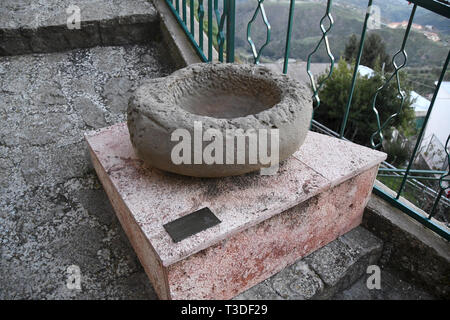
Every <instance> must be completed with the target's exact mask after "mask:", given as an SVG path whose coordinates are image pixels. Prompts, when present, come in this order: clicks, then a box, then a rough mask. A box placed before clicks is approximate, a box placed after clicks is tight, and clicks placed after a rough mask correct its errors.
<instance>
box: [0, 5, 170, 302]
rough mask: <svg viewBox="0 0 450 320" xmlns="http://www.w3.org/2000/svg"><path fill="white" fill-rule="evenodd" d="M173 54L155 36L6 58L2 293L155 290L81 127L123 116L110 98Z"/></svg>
mask: <svg viewBox="0 0 450 320" xmlns="http://www.w3.org/2000/svg"><path fill="white" fill-rule="evenodd" d="M2 5H3V3H2ZM2 22H3V20H2ZM167 61H168V59H167V55H166V54H165V52H164V50H163V48H161V47H160V46H159V45H158V44H157V43H155V44H152V45H148V46H147V45H146V46H136V45H135V46H129V47H97V48H92V49H81V50H74V51H69V52H65V53H54V54H35V55H23V56H15V57H1V58H0V117H1V123H2V126H1V128H0V299H65V298H67V299H154V298H156V295H155V293H154V290H153V288H152V287H151V285H150V284H149V282H148V278H147V276H146V275H145V273H144V270H143V269H142V267H141V265H140V263H139V261H138V259H137V257H136V255H135V253H134V252H133V249H132V248H131V246H130V245H129V243H128V240H127V238H126V236H125V234H124V232H123V230H122V228H121V226H120V224H119V222H118V220H117V218H116V217H115V214H114V211H113V210H112V208H111V205H110V202H109V200H108V198H107V196H106V194H105V192H104V191H103V189H102V187H101V185H100V183H99V181H98V179H97V176H96V174H95V172H94V171H93V168H92V165H91V163H90V161H89V158H88V154H87V150H86V145H85V142H84V141H83V133H84V132H85V131H86V130H89V129H93V128H99V127H103V126H105V125H110V124H113V123H116V122H119V121H124V120H125V118H126V113H125V111H126V108H127V104H126V103H123V104H119V103H118V102H117V103H116V104H112V105H110V104H109V101H119V100H120V101H123V100H126V98H125V99H124V98H122V97H127V96H129V95H130V92H131V90H133V89H134V88H135V87H136V86H137V85H138V83H139V81H140V80H143V79H145V78H151V77H160V76H164V75H166V74H168V73H170V72H171V71H172V69H171V67H170V65H168V64H166V63H167ZM70 265H78V266H79V267H80V269H81V277H82V278H81V286H82V290H81V291H78V290H69V289H67V287H66V281H67V277H68V273H67V272H66V271H67V267H68V266H70Z"/></svg>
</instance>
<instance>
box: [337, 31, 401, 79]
mask: <svg viewBox="0 0 450 320" xmlns="http://www.w3.org/2000/svg"><path fill="white" fill-rule="evenodd" d="M358 49H359V40H358V38H357V37H356V35H354V34H353V35H351V36H350V38H349V39H348V42H347V44H346V45H345V50H344V59H345V60H346V61H347V62H351V61H353V60H356V57H357V55H358ZM377 61H379V62H380V64H383V63H384V65H385V67H384V68H385V70H386V71H392V70H393V66H392V63H391V57H390V56H389V54H387V53H386V45H385V43H384V42H383V39H382V38H381V37H380V35H378V34H377V33H371V34H369V35H368V36H367V37H366V40H365V42H364V48H363V52H362V55H361V64H362V65H364V66H366V67H369V68H372V69H374V68H375V66H376V65H377Z"/></svg>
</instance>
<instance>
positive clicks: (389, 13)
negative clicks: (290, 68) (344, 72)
mask: <svg viewBox="0 0 450 320" xmlns="http://www.w3.org/2000/svg"><path fill="white" fill-rule="evenodd" d="M374 4H375V5H377V4H378V5H380V11H381V22H382V25H381V28H380V29H377V30H369V31H368V32H369V33H370V32H374V33H378V34H379V35H380V36H381V37H382V39H383V40H384V42H385V44H386V48H387V52H388V53H389V54H390V55H391V56H392V55H393V54H395V53H396V52H397V51H398V49H399V48H400V45H401V42H402V39H403V35H404V32H405V30H404V29H401V28H398V29H392V28H389V27H388V26H387V24H388V23H391V22H402V21H404V20H408V18H409V15H410V13H411V8H412V5H409V4H408V2H407V1H405V0H394V1H374ZM256 6H257V1H256V0H241V1H238V3H237V5H236V13H237V16H236V42H235V46H236V52H237V56H238V59H240V60H242V61H252V56H251V50H250V46H249V44H248V42H247V23H248V21H249V20H250V19H251V17H252V15H253V13H254V11H255V9H256ZM264 6H265V9H266V14H267V18H268V20H269V22H270V25H271V40H270V43H269V44H268V45H267V46H266V47H265V49H264V51H263V53H262V58H261V62H273V61H276V60H278V59H281V58H283V57H284V51H285V41H286V30H287V24H288V13H289V1H286V0H283V1H276V0H272V1H269V0H266V1H264ZM366 9H367V1H366V0H335V1H333V8H332V16H333V18H334V25H333V28H332V29H331V31H330V32H329V42H330V47H331V51H332V53H333V55H334V57H335V59H336V60H338V59H339V58H340V56H341V55H342V54H343V52H344V48H345V44H346V43H347V41H348V38H349V37H350V36H351V35H352V34H356V35H357V36H358V37H359V36H360V34H361V30H362V26H363V20H364V15H365V10H366ZM325 10H326V1H313V0H311V1H296V4H295V14H294V26H293V30H292V36H291V50H290V55H289V56H290V58H293V59H297V60H306V59H307V57H308V55H309V53H310V52H311V51H312V50H313V49H314V47H315V45H316V44H317V43H318V41H319V40H320V38H321V32H320V26H319V21H320V19H321V18H322V17H323V15H324V13H325ZM414 23H416V24H420V25H422V26H423V27H424V28H425V26H427V30H428V31H430V30H431V31H430V32H432V33H433V34H437V35H438V37H439V38H440V40H439V41H432V40H430V39H428V38H427V37H426V36H425V35H424V33H423V32H421V31H417V30H412V31H411V33H410V36H409V39H408V42H407V45H406V52H407V54H408V64H407V66H408V69H407V70H408V74H410V76H409V77H408V79H409V80H410V81H411V83H415V86H414V87H417V90H416V91H418V92H419V93H422V94H424V95H427V94H429V93H430V92H432V87H433V83H434V81H436V80H437V77H438V75H439V71H440V67H442V65H443V62H444V60H445V57H446V55H447V52H448V49H449V46H448V40H449V39H450V23H449V21H448V19H447V18H445V17H440V16H439V15H437V14H435V13H433V12H429V11H427V10H425V9H422V8H419V9H417V11H416V15H415V19H414ZM325 25H327V24H325ZM251 37H252V39H253V41H254V42H255V43H256V47H257V48H259V47H261V46H262V45H263V44H264V42H265V41H266V27H265V25H264V23H263V21H262V18H261V16H260V15H259V16H258V17H257V18H256V20H255V22H254V23H253V25H252V28H251ZM312 62H329V58H328V56H327V55H326V51H325V49H324V46H321V48H320V49H319V50H318V51H317V52H316V54H315V55H314V56H313V57H312ZM400 62H401V61H400ZM415 89H416V88H415Z"/></svg>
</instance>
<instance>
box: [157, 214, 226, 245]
mask: <svg viewBox="0 0 450 320" xmlns="http://www.w3.org/2000/svg"><path fill="white" fill-rule="evenodd" d="M219 223H220V220H219V218H217V217H216V216H215V215H214V213H212V211H211V210H209V208H207V207H205V208H203V209H200V210H197V211H194V212H192V213H189V214H188V215H185V216H184V217H181V218H178V219H176V220H173V221H171V222H169V223H166V224H165V225H163V227H164V229H166V231H167V233H168V234H169V235H170V237H171V238H172V240H173V241H174V242H180V241H181V240H183V239H186V238H189V237H190V236H192V235H194V234H196V233H199V232H200V231H203V230H206V229H208V228H211V227H214V226H215V225H217V224H219Z"/></svg>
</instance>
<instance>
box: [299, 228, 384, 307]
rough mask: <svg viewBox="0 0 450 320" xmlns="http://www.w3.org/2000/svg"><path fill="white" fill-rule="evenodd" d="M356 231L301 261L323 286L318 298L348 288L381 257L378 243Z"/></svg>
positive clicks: (370, 236)
mask: <svg viewBox="0 0 450 320" xmlns="http://www.w3.org/2000/svg"><path fill="white" fill-rule="evenodd" d="M356 229H357V230H352V231H350V232H348V233H347V234H345V235H343V236H341V237H339V238H338V239H337V240H336V241H334V242H332V243H330V245H329V246H325V247H323V248H321V249H319V250H317V251H316V252H313V253H312V254H311V255H309V256H308V257H306V258H305V262H306V263H308V264H309V265H310V266H311V268H312V269H313V270H314V271H315V272H316V273H317V274H318V275H319V277H320V278H321V279H322V280H323V282H324V283H325V289H324V291H323V293H322V294H321V298H322V299H327V298H330V297H332V296H333V295H334V294H336V293H337V292H339V291H341V290H343V289H345V288H347V287H349V286H350V285H351V284H353V283H354V282H355V281H356V280H357V279H358V278H359V277H360V276H361V275H362V274H364V273H365V272H366V269H367V266H369V265H370V264H371V263H374V262H375V261H377V260H378V259H379V257H380V255H381V249H382V241H381V240H379V239H378V238H376V237H375V236H374V235H372V234H371V233H370V232H369V231H367V230H365V229H363V228H362V227H358V228H356ZM361 238H366V239H364V240H361ZM343 239H344V240H343Z"/></svg>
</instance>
